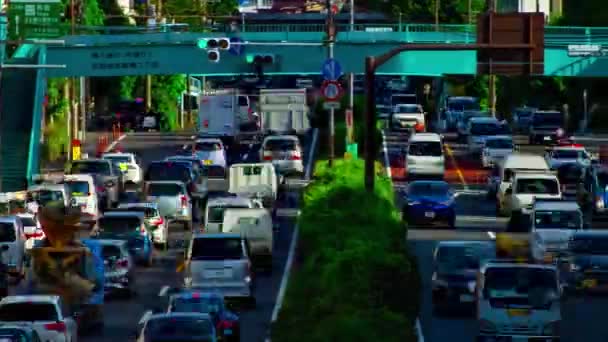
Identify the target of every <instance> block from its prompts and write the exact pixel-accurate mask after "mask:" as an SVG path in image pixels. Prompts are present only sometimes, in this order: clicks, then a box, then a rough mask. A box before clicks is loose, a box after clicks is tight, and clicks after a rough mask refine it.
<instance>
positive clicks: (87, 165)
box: [69, 159, 124, 207]
mask: <svg viewBox="0 0 608 342" xmlns="http://www.w3.org/2000/svg"><path fill="white" fill-rule="evenodd" d="M69 174H91V175H95V176H98V177H100V178H101V180H102V181H103V186H104V187H105V189H106V191H107V194H108V203H109V204H110V206H111V207H115V206H117V205H118V201H119V198H120V194H121V193H122V191H123V184H124V181H123V174H122V171H120V169H119V168H118V166H116V165H114V163H112V162H111V161H110V160H107V159H83V160H75V161H74V162H72V165H71V167H70V172H69Z"/></svg>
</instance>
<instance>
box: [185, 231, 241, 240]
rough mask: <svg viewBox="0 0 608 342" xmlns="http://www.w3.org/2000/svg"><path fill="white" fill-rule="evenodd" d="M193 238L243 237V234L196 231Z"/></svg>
mask: <svg viewBox="0 0 608 342" xmlns="http://www.w3.org/2000/svg"><path fill="white" fill-rule="evenodd" d="M192 238H193V239H241V240H242V239H243V237H242V236H241V234H232V233H196V234H194V235H193V236H192Z"/></svg>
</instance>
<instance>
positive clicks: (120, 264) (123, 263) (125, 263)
mask: <svg viewBox="0 0 608 342" xmlns="http://www.w3.org/2000/svg"><path fill="white" fill-rule="evenodd" d="M116 266H117V267H122V268H128V267H129V260H127V259H122V260H118V261H117V262H116Z"/></svg>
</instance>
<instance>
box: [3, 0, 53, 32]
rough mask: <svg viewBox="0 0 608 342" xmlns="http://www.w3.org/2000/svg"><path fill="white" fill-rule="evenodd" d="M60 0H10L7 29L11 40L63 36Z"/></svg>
mask: <svg viewBox="0 0 608 342" xmlns="http://www.w3.org/2000/svg"><path fill="white" fill-rule="evenodd" d="M63 12H64V5H63V4H62V3H61V0H10V2H9V6H8V18H9V19H8V20H9V23H8V27H9V37H11V39H26V38H56V37H59V36H61V35H63V32H62V29H61V25H59V24H60V22H61V18H62V17H63Z"/></svg>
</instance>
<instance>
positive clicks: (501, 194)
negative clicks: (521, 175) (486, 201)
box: [496, 153, 550, 215]
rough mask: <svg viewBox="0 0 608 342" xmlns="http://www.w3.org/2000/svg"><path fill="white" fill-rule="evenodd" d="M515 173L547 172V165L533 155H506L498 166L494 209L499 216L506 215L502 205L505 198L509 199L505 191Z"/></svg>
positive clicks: (508, 187)
mask: <svg viewBox="0 0 608 342" xmlns="http://www.w3.org/2000/svg"><path fill="white" fill-rule="evenodd" d="M517 171H535V172H538V173H545V172H549V171H550V169H549V165H548V164H547V161H546V160H545V158H543V157H541V156H538V155H534V154H523V153H514V154H510V155H508V156H507V157H506V158H505V159H504V160H503V162H502V164H501V165H500V168H499V171H498V177H499V178H500V183H499V185H498V188H497V191H496V209H497V212H498V213H499V214H503V215H505V214H510V211H509V213H507V211H506V210H505V208H504V206H503V204H504V203H505V202H506V201H507V197H511V193H509V194H507V189H510V188H511V183H512V182H513V176H514V175H515V172H517Z"/></svg>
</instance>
